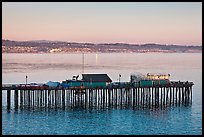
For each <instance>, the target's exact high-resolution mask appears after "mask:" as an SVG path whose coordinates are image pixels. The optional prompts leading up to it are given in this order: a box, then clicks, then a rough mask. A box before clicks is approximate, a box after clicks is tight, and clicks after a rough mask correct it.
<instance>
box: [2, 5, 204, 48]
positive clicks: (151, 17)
mask: <svg viewBox="0 0 204 137" xmlns="http://www.w3.org/2000/svg"><path fill="white" fill-rule="evenodd" d="M2 12H3V13H2V38H3V39H10V40H60V41H61V40H62V41H70V42H93V43H103V42H105V43H109V42H111V43H112V42H113V43H115V42H125V43H138V44H143V43H159V44H185V45H201V44H202V3H201V2H195V3H193V2H189V3H188V2H184V3H179V2H175V3H173V2H171V3H169V2H164V3H156V2H154V3H147V2H144V3H143V2H140V3H138V2H127V3H125V2H112V3H109V2H107V3H106V2H102V3H99V2H95V3H94V2H86V3H83V2H80V3H70V2H67V3H54V2H53V3H34V2H27V3H23V2H18V3H12V2H3V3H2Z"/></svg>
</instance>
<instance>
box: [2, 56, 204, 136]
mask: <svg viewBox="0 0 204 137" xmlns="http://www.w3.org/2000/svg"><path fill="white" fill-rule="evenodd" d="M84 72H85V73H107V74H108V75H109V76H110V77H111V79H112V80H113V81H118V75H119V74H121V75H122V77H121V81H129V80H130V74H132V73H143V74H146V73H167V74H168V73H170V74H171V77H170V79H171V80H181V81H182V80H185V81H186V80H188V81H193V82H194V83H195V85H194V86H193V103H192V105H191V106H188V107H184V106H181V107H172V108H167V109H164V110H131V109H123V110H120V109H105V110H82V109H75V110H65V111H62V110H57V111H55V110H49V111H48V110H39V111H38V110H36V111H26V110H24V111H20V110H19V111H17V112H16V111H13V110H12V111H11V112H10V113H7V111H6V92H5V91H2V133H3V134H11V135H13V134H36V135H39V134H103V135H108V134H114V135H115V134H126V135H130V134H135V135H150V134H153V135H158V134H170V135H177V134H179V135H180V134H184V135H185V134H193V135H195V134H202V54H200V53H196V54H195V53H192V54H191V53H183V54H181V53H180V54H179V53H172V54H164V53H148V54H145V53H140V54H136V53H124V54H119V53H114V54H109V53H97V54H95V53H90V54H85V70H84ZM81 73H82V54H2V80H3V83H4V84H6V83H9V84H11V83H25V76H26V75H28V82H29V83H30V82H38V83H45V82H47V81H49V80H52V81H60V82H61V81H62V80H65V79H70V78H72V76H73V75H76V74H81ZM12 105H13V102H12Z"/></svg>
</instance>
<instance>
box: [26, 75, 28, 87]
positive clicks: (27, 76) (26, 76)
mask: <svg viewBox="0 0 204 137" xmlns="http://www.w3.org/2000/svg"><path fill="white" fill-rule="evenodd" d="M27 79H28V76H27V75H26V85H27Z"/></svg>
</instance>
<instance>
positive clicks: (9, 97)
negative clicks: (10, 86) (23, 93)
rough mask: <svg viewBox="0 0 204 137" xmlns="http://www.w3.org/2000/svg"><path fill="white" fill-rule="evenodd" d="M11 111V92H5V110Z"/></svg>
mask: <svg viewBox="0 0 204 137" xmlns="http://www.w3.org/2000/svg"><path fill="white" fill-rule="evenodd" d="M10 109H11V90H7V110H9V111H10Z"/></svg>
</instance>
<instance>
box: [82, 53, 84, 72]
mask: <svg viewBox="0 0 204 137" xmlns="http://www.w3.org/2000/svg"><path fill="white" fill-rule="evenodd" d="M82 74H84V53H83V54H82Z"/></svg>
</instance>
